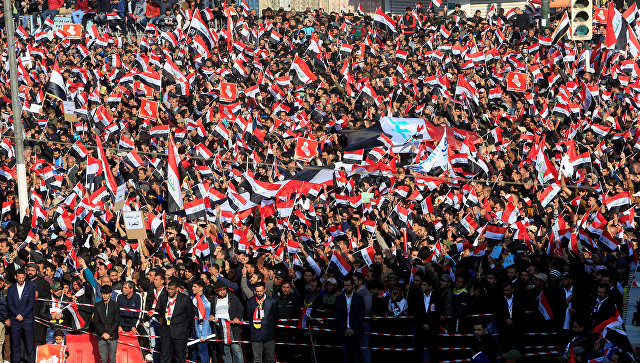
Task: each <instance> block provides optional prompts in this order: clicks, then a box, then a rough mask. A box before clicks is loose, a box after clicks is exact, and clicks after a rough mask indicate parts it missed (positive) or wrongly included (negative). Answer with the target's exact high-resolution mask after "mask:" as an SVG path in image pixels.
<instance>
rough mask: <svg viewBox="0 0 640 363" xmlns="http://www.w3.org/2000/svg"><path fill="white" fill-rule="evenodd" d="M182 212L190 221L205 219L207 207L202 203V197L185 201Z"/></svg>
mask: <svg viewBox="0 0 640 363" xmlns="http://www.w3.org/2000/svg"><path fill="white" fill-rule="evenodd" d="M184 212H185V214H186V215H187V219H188V220H190V221H195V220H197V219H205V218H206V217H207V208H206V207H205V205H204V199H196V200H193V201H191V202H187V203H185V204H184Z"/></svg>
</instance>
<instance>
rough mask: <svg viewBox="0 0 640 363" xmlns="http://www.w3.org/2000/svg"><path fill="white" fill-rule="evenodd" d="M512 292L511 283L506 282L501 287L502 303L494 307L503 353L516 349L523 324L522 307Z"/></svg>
mask: <svg viewBox="0 0 640 363" xmlns="http://www.w3.org/2000/svg"><path fill="white" fill-rule="evenodd" d="M513 291H514V287H513V283H511V281H506V282H505V283H504V285H503V287H502V292H503V295H502V301H501V302H499V303H498V304H497V305H496V311H495V313H496V321H497V323H498V332H499V333H500V345H501V347H502V350H503V351H505V350H510V349H517V348H518V346H519V336H520V333H521V329H522V326H521V325H522V324H523V322H522V319H523V315H524V306H523V303H522V301H521V300H520V298H519V297H518V296H516V295H515V294H514V293H513Z"/></svg>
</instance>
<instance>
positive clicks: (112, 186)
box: [96, 136, 118, 195]
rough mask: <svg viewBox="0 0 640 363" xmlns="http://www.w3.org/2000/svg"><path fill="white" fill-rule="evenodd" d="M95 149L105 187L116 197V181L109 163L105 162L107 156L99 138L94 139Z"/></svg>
mask: <svg viewBox="0 0 640 363" xmlns="http://www.w3.org/2000/svg"><path fill="white" fill-rule="evenodd" d="M96 149H97V150H98V159H100V163H101V164H102V171H103V173H104V174H105V179H106V181H107V187H108V188H109V190H111V193H112V194H113V195H116V189H118V184H116V179H115V178H114V177H113V172H112V171H111V167H110V166H109V161H108V160H107V155H106V154H105V152H104V148H102V140H101V139H100V136H98V137H96Z"/></svg>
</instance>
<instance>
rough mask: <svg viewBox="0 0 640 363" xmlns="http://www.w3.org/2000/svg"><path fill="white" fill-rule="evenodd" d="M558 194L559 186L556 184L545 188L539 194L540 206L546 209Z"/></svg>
mask: <svg viewBox="0 0 640 363" xmlns="http://www.w3.org/2000/svg"><path fill="white" fill-rule="evenodd" d="M559 192H560V186H559V185H558V184H551V185H549V186H548V187H546V188H545V190H543V191H542V193H540V204H542V207H546V206H547V205H548V204H549V203H551V201H552V200H553V198H555V197H556V195H558V193H559Z"/></svg>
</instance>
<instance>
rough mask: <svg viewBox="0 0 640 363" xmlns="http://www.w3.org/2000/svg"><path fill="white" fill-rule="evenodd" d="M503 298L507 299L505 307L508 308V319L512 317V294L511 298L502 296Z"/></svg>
mask: <svg viewBox="0 0 640 363" xmlns="http://www.w3.org/2000/svg"><path fill="white" fill-rule="evenodd" d="M504 299H505V300H507V308H508V309H509V319H513V295H511V298H510V299H509V298H507V297H506V296H505V297H504Z"/></svg>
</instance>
